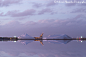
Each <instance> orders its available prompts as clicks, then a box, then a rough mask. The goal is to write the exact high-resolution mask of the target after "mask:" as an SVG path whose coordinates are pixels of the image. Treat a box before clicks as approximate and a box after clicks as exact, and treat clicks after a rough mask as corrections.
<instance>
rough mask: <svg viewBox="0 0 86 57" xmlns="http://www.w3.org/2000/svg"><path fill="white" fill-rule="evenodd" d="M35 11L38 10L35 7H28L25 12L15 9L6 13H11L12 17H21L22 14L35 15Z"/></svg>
mask: <svg viewBox="0 0 86 57" xmlns="http://www.w3.org/2000/svg"><path fill="white" fill-rule="evenodd" d="M35 12H36V10H34V9H28V10H25V11H23V12H19V11H18V10H15V11H8V12H7V13H6V15H10V16H12V17H21V16H28V15H34V13H35Z"/></svg>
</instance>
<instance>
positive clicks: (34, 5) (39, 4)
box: [32, 2, 43, 8]
mask: <svg viewBox="0 0 86 57" xmlns="http://www.w3.org/2000/svg"><path fill="white" fill-rule="evenodd" d="M32 4H33V7H35V8H40V7H42V6H43V5H42V4H41V3H35V2H33V3H32Z"/></svg>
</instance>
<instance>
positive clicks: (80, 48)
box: [0, 34, 86, 57]
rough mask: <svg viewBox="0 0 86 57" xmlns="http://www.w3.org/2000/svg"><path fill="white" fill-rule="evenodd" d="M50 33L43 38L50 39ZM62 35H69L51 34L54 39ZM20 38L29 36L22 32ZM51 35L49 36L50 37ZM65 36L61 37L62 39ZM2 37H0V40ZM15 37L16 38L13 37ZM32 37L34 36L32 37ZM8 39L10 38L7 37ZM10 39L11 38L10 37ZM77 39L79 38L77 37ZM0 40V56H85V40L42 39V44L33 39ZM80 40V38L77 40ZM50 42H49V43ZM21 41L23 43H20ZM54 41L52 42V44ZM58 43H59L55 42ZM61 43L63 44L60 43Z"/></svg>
mask: <svg viewBox="0 0 86 57" xmlns="http://www.w3.org/2000/svg"><path fill="white" fill-rule="evenodd" d="M51 36H52V35H50V36H48V37H46V38H45V39H48V38H49V39H50V37H51ZM62 36H65V37H66V38H67V37H68V38H67V39H71V37H70V38H69V36H67V35H53V36H52V37H53V38H54V39H56V38H58V39H59V37H60V38H61V37H62ZM19 37H20V39H23V38H24V37H27V39H28V38H29V37H30V38H31V36H29V35H27V34H24V35H21V36H19ZM52 37H51V38H52ZM65 37H62V39H64V38H65ZM1 39H2V38H0V41H2V40H1ZM15 39H16V38H15ZM32 39H34V38H32ZM7 40H10V39H7ZM11 40H12V38H11ZM77 40H79V39H77ZM4 41H6V39H4V40H3V42H0V54H1V56H0V57H29V56H30V57H85V56H86V54H85V52H86V49H85V48H86V46H85V45H86V42H85V41H84V42H82V43H81V42H77V41H71V42H69V41H68V40H67V42H66V40H47V41H45V40H43V44H44V46H42V45H41V44H40V43H39V41H38V42H37V41H34V40H18V41H17V42H16V43H15V42H4ZM79 41H81V40H79ZM49 42H50V43H49ZM21 43H23V44H24V45H22V44H21ZM53 43H54V44H53ZM57 43H59V44H57ZM62 43H63V44H62Z"/></svg>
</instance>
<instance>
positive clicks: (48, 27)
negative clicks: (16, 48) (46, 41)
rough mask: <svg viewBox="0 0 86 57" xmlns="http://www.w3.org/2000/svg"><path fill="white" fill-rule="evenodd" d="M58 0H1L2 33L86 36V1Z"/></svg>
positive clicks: (13, 34) (6, 34)
mask: <svg viewBox="0 0 86 57" xmlns="http://www.w3.org/2000/svg"><path fill="white" fill-rule="evenodd" d="M55 1H58V0H29V1H28V0H0V2H1V3H0V36H15V35H16V36H20V35H21V34H23V33H28V34H29V35H31V36H39V35H40V34H41V33H42V32H43V33H44V36H48V35H53V34H67V35H69V36H70V37H77V36H78V37H80V36H83V37H86V35H85V34H86V19H85V18H86V3H55ZM61 1H62V0H61ZM69 1H71V0H69ZM76 1H81V2H82V1H85V0H76Z"/></svg>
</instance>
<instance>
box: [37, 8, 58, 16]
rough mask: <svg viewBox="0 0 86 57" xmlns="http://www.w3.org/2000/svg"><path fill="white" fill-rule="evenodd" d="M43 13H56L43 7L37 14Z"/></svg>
mask: <svg viewBox="0 0 86 57" xmlns="http://www.w3.org/2000/svg"><path fill="white" fill-rule="evenodd" d="M44 13H50V14H56V12H53V10H51V9H50V8H45V9H42V10H41V11H39V13H38V15H41V14H44Z"/></svg>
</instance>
